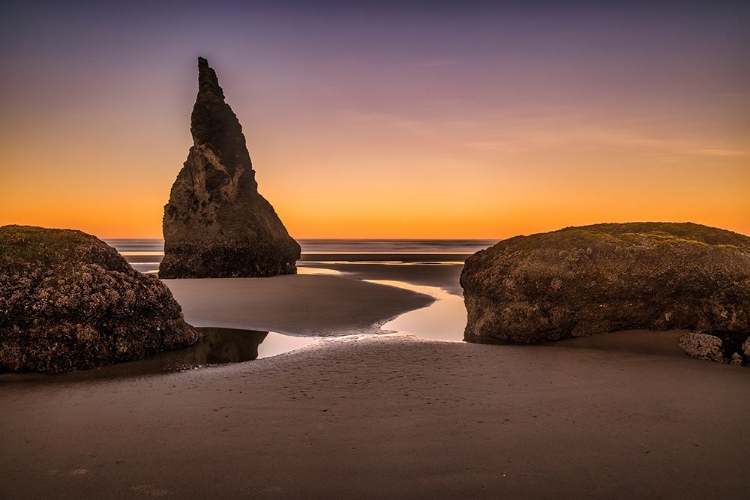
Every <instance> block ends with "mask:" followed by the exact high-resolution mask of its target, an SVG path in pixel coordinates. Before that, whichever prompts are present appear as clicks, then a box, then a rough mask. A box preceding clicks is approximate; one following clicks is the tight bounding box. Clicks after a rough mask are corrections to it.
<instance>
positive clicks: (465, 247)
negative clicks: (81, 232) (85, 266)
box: [106, 239, 497, 273]
mask: <svg viewBox="0 0 750 500" xmlns="http://www.w3.org/2000/svg"><path fill="white" fill-rule="evenodd" d="M106 241H107V243H108V244H110V245H112V246H113V247H115V248H116V249H117V250H118V251H119V252H120V253H121V254H122V255H123V256H124V257H125V259H126V260H127V261H128V262H129V263H130V265H132V266H133V267H134V268H135V269H137V270H139V271H141V272H144V273H153V272H156V270H157V269H158V268H159V263H160V262H161V259H162V258H163V257H164V240H161V239H111V240H106ZM297 241H298V242H299V244H300V246H301V247H302V259H301V262H300V265H302V266H304V262H305V261H307V262H332V261H336V262H384V261H388V262H391V263H393V262H405V263H406V262H408V263H414V262H437V261H439V262H463V261H464V260H465V259H466V257H468V256H469V255H471V254H473V253H474V252H476V251H478V250H482V249H483V248H487V247H489V246H492V245H494V244H495V243H497V240H336V239H302V240H297Z"/></svg>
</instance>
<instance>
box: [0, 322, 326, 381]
mask: <svg viewBox="0 0 750 500" xmlns="http://www.w3.org/2000/svg"><path fill="white" fill-rule="evenodd" d="M197 330H198V331H199V332H201V334H202V335H203V336H202V337H201V338H200V340H198V342H196V343H195V344H193V345H192V346H190V347H184V348H182V349H174V350H171V351H163V352H159V353H155V354H152V355H150V356H146V357H145V358H143V359H139V360H136V361H129V362H127V363H118V364H115V365H110V366H105V367H102V368H94V369H91V370H82V371H77V372H70V373H63V374H59V375H43V374H26V373H19V374H15V373H5V374H2V375H0V382H14V381H32V380H33V381H49V382H76V381H82V380H92V379H109V378H115V377H125V378H127V377H140V376H145V375H154V374H159V373H170V372H182V371H186V370H193V369H196V368H201V367H206V366H218V365H223V364H228V363H241V362H243V361H252V360H255V359H262V358H269V357H271V356H278V355H279V354H284V353H287V352H290V351H294V350H297V349H301V348H303V347H307V346H309V345H313V344H315V343H317V342H318V339H317V338H315V337H293V336H291V335H282V334H280V333H275V332H261V331H255V330H239V329H234V328H197Z"/></svg>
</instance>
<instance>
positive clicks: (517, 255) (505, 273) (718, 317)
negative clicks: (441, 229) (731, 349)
mask: <svg viewBox="0 0 750 500" xmlns="http://www.w3.org/2000/svg"><path fill="white" fill-rule="evenodd" d="M461 286H462V287H463V288H464V299H465V303H466V308H467V311H468V323H467V326H466V330H465V333H464V338H465V340H467V341H471V342H522V343H530V342H539V341H549V340H560V339H564V338H568V337H582V336H587V335H593V334H596V333H603V332H611V331H616V330H629V329H651V330H667V329H689V330H693V331H698V332H704V333H711V332H723V334H727V335H733V336H736V337H737V338H741V339H743V340H744V338H745V337H746V336H747V334H748V333H750V238H748V237H747V236H743V235H740V234H737V233H733V232H730V231H724V230H721V229H715V228H710V227H706V226H701V225H698V224H691V223H681V224H680V223H629V224H598V225H593V226H585V227H570V228H566V229H562V230H559V231H554V232H550V233H543V234H535V235H532V236H518V237H515V238H510V239H508V240H505V241H501V242H500V243H498V244H496V245H495V246H493V247H490V248H488V249H486V250H482V251H480V252H477V253H476V254H474V255H473V256H471V257H469V259H467V261H466V265H465V267H464V270H463V273H462V274H461ZM740 344H741V342H740ZM745 359H746V360H747V358H745Z"/></svg>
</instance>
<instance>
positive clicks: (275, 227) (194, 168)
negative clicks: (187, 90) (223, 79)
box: [159, 58, 300, 278]
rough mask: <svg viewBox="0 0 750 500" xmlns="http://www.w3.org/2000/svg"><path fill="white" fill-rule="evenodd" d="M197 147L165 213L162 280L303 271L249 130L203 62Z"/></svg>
mask: <svg viewBox="0 0 750 500" xmlns="http://www.w3.org/2000/svg"><path fill="white" fill-rule="evenodd" d="M190 131H191V133H192V135H193V146H192V147H191V148H190V152H189V153H188V158H187V161H186V162H185V164H184V166H183V167H182V170H180V172H179V174H178V175H177V179H176V180H175V182H174V184H173V185H172V190H171V193H170V197H169V203H167V205H166V206H165V207H164V219H163V230H164V259H163V260H162V262H161V265H160V267H159V276H160V277H161V278H225V277H257V276H274V275H278V274H294V273H296V272H297V267H296V261H297V260H298V259H299V257H300V246H299V244H297V242H296V241H295V240H294V239H292V238H291V237H290V236H289V233H288V232H287V230H286V228H285V227H284V224H283V223H282V222H281V219H279V217H278V215H276V212H275V211H274V209H273V207H272V206H271V204H270V203H269V202H268V201H266V199H265V198H263V196H261V195H260V194H259V193H258V183H257V182H256V181H255V171H254V170H253V166H252V162H251V161H250V154H249V153H248V150H247V146H246V144H245V136H244V135H243V133H242V126H241V125H240V122H239V120H237V117H236V116H235V114H234V112H233V111H232V108H230V107H229V105H228V104H227V103H226V102H224V92H223V90H222V88H221V87H220V86H219V81H218V79H217V77H216V73H215V72H214V70H213V69H211V68H210V67H209V65H208V61H206V59H203V58H198V95H197V98H196V100H195V106H194V107H193V113H192V116H191V126H190Z"/></svg>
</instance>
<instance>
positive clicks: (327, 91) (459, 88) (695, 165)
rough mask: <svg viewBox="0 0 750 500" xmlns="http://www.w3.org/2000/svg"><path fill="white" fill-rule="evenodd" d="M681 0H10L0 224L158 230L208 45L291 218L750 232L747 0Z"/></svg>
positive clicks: (3, 35) (307, 232)
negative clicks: (665, 223)
mask: <svg viewBox="0 0 750 500" xmlns="http://www.w3.org/2000/svg"><path fill="white" fill-rule="evenodd" d="M684 4H685V2H679V3H678V2H673V3H658V5H656V6H655V5H654V3H651V2H642V3H632V2H627V3H626V4H624V3H621V4H619V5H618V4H615V3H613V2H572V3H568V6H567V7H565V8H562V7H559V6H558V3H557V2H531V3H528V2H523V3H520V2H519V3H517V4H509V3H498V2H364V3H363V2H356V7H354V6H352V5H351V4H350V2H239V1H237V2H212V3H206V2H138V1H136V2H125V3H121V4H118V5H114V4H110V3H108V2H76V3H74V4H70V5H66V4H62V3H60V2H33V1H30V2H29V1H25V2H14V1H10V2H8V1H6V2H3V6H2V12H1V15H0V23H1V26H0V28H1V29H0V44H1V45H2V54H3V56H2V62H3V73H2V75H3V76H2V77H0V110H1V114H0V151H3V157H4V158H3V161H2V165H0V186H2V187H0V199H2V200H4V201H0V223H11V222H17V223H29V224H41V225H58V226H68V227H80V228H82V229H84V230H89V231H91V232H95V233H97V234H106V235H107V236H118V235H124V236H127V235H153V236H158V233H159V232H160V222H161V215H160V211H161V208H162V207H163V205H164V203H165V202H166V197H167V196H168V192H169V187H170V185H171V182H172V181H173V180H174V177H175V176H176V174H177V171H178V170H179V168H180V166H181V164H182V162H183V161H184V159H185V156H186V155H187V149H188V148H189V146H190V135H189V115H190V109H191V106H192V102H193V100H194V96H195V90H196V69H195V64H196V63H195V61H196V58H197V56H199V55H203V56H205V57H207V58H208V59H209V62H210V63H211V65H212V66H213V67H214V68H215V69H216V70H217V72H218V75H219V79H220V82H221V84H222V86H223V87H224V89H225V93H226V95H227V100H228V102H229V103H230V105H231V106H232V107H233V109H234V110H235V112H236V113H237V115H238V117H239V119H240V121H241V123H242V124H243V127H244V130H245V133H246V135H247V138H248V145H249V147H250V153H251V156H252V158H253V162H254V164H255V166H256V169H258V179H259V182H260V189H261V193H263V194H264V195H266V196H267V197H268V198H269V200H270V201H271V202H272V203H273V204H274V206H275V207H276V208H277V211H279V213H280V214H281V215H282V219H284V220H285V222H287V225H288V226H290V231H291V232H292V234H293V235H294V234H298V235H300V236H311V237H315V236H347V235H349V236H360V237H361V236H367V235H371V236H389V235H390V236H400V237H405V236H408V235H412V234H413V235H414V236H415V237H424V236H425V235H427V236H429V235H431V234H432V235H434V236H436V237H445V236H451V235H453V236H455V237H460V236H467V237H468V236H477V237H502V236H510V235H512V234H514V233H515V232H530V231H534V230H546V229H554V228H556V227H559V226H563V225H570V224H582V223H589V222H603V221H607V220H612V221H619V220H636V219H650V220H665V219H669V220H693V221H695V222H703V223H709V224H712V225H720V226H722V227H726V228H729V229H734V230H737V231H741V232H745V233H750V222H745V223H743V222H742V221H743V220H750V202H748V201H747V198H750V197H744V196H742V193H750V173H749V171H750V140H749V138H750V50H748V47H750V4H748V3H747V2H745V5H742V4H741V3H728V2H702V3H701V2H698V3H691V4H690V5H688V6H686V5H684ZM399 179H400V180H401V181H402V182H400V181H399ZM61 187H64V190H63V189H61ZM384 197H385V198H386V199H388V203H389V206H388V208H386V209H384V208H383V206H382V205H383V198H384ZM696 198H701V199H702V200H703V201H702V205H703V208H702V209H698V208H696V206H695V204H691V206H690V207H688V206H684V207H681V208H680V205H681V204H684V205H687V204H686V203H685V200H691V199H696ZM530 200H535V201H534V202H532V201H530ZM655 200H658V202H655ZM41 201H43V202H44V203H41V204H40V202H41ZM45 204H46V205H45ZM70 204H74V205H75V206H76V207H77V209H73V208H67V209H66V210H64V211H60V210H56V209H54V207H55V206H60V205H70ZM92 207H98V208H97V209H96V210H93V209H92ZM352 207H354V208H352ZM471 207H474V208H471ZM676 207H677V208H676ZM678 208H679V209H678ZM344 212H346V213H347V214H349V215H348V216H344V215H342V214H343V213H344ZM128 214H129V215H128ZM403 214H408V216H403ZM107 221H110V222H109V223H108V222H107ZM519 221H520V222H519ZM108 224H109V225H108ZM355 226H356V228H355ZM441 227H445V228H448V229H445V230H442V229H440V228H441ZM451 228H453V229H451Z"/></svg>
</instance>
